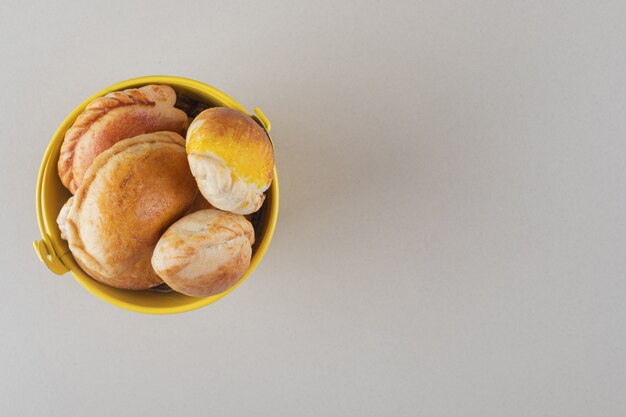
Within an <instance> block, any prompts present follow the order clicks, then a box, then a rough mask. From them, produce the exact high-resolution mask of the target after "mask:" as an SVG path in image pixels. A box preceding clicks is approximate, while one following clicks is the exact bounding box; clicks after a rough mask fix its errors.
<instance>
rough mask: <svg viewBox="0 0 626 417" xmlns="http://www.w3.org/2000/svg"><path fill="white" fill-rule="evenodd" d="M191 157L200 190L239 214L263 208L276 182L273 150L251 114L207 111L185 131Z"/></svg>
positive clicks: (226, 208) (188, 153)
mask: <svg viewBox="0 0 626 417" xmlns="http://www.w3.org/2000/svg"><path fill="white" fill-rule="evenodd" d="M187 155H188V158H189V166H190V167H191V172H192V173H193V175H194V177H195V178H196V182H197V183H198V188H199V189H200V192H201V193H202V195H203V196H204V197H205V198H206V199H207V200H208V201H209V203H211V204H212V205H213V206H215V207H217V208H218V209H221V210H226V211H230V212H233V213H238V214H250V213H254V212H255V211H257V210H258V209H259V208H260V207H261V205H262V204H263V200H264V199H265V195H264V194H263V193H264V192H265V190H267V189H268V188H269V186H270V184H271V183H272V176H273V173H274V149H273V147H272V143H271V142H270V140H269V137H268V136H267V133H266V132H265V131H264V130H263V129H262V128H261V126H259V125H258V124H257V123H256V122H255V121H254V120H252V118H250V116H248V115H246V114H244V113H242V112H240V111H237V110H233V109H228V108H224V107H214V108H211V109H207V110H205V111H203V112H202V113H200V114H199V115H198V117H196V118H195V119H194V121H193V122H192V123H191V125H190V126H189V130H188V131H187Z"/></svg>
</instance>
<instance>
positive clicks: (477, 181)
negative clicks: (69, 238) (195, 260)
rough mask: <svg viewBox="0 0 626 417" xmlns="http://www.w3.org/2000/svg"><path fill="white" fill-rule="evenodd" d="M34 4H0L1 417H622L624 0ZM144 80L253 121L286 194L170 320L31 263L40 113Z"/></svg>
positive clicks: (51, 119)
mask: <svg viewBox="0 0 626 417" xmlns="http://www.w3.org/2000/svg"><path fill="white" fill-rule="evenodd" d="M43 3H44V2H40V4H38V5H30V6H28V5H24V4H21V2H17V1H3V2H2V4H1V5H0V53H1V59H0V75H1V80H2V84H3V86H2V94H0V103H1V109H2V113H1V117H2V119H1V124H0V125H1V126H2V127H3V135H2V136H3V150H2V152H1V153H2V155H1V156H0V158H1V160H2V165H1V168H0V169H1V179H0V181H1V185H2V190H1V191H2V194H1V195H2V201H3V209H2V210H1V211H0V219H1V230H2V232H3V237H4V239H2V243H1V245H2V248H1V249H2V250H1V251H0V260H1V264H2V294H3V296H2V302H0V330H1V334H2V336H1V338H0V415H3V416H15V415H20V416H42V415H47V416H68V415H75V416H78V415H81V416H86V415H91V416H131V415H133V416H137V415H145V416H148V415H150V416H173V415H179V416H191V415H208V414H207V413H208V412H209V411H211V412H212V415H228V416H251V415H255V416H261V415H262V416H308V415H311V416H322V415H324V416H330V415H344V416H354V415H358V416H380V415H392V416H409V415H410V416H414V415H424V416H530V415H532V416H592V415H593V416H623V415H625V414H626V397H625V396H624V392H626V347H625V343H626V337H625V332H626V303H625V302H624V301H625V300H624V297H625V295H626V281H625V277H626V260H625V257H624V248H625V247H626V223H625V220H624V213H625V212H626V199H625V193H624V191H625V186H624V184H625V180H626V175H625V174H626V172H625V168H624V167H625V162H626V151H625V149H626V148H625V146H624V138H625V135H626V117H625V116H626V83H625V82H624V81H625V74H626V59H625V57H626V54H625V52H624V39H626V29H625V28H626V26H625V25H624V15H625V14H626V7H624V3H623V2H619V1H603V2H600V3H601V4H602V5H601V6H595V5H592V4H591V3H592V2H585V3H583V2H565V1H561V2H557V1H545V0H542V1H531V2H521V1H520V2H512V1H474V2H464V1H457V2H454V1H423V2H409V1H405V2H395V6H393V7H391V6H385V7H383V6H380V5H378V4H376V3H363V2H353V3H350V2H342V3H337V2H328V3H320V2H316V3H315V4H313V3H310V4H308V5H305V4H299V5H295V4H292V3H288V2H284V3H281V2H274V3H272V4H265V5H264V4H261V2H254V3H253V2H250V4H248V5H244V4H242V3H239V2H219V3H217V2H215V3H213V4H209V2H204V1H203V2H196V3H195V4H193V5H191V4H190V5H188V6H182V5H177V4H176V2H173V1H168V2H157V3H154V5H153V6H148V3H147V2H146V3H145V4H143V5H141V6H140V5H139V3H138V2H137V3H135V2H125V3H126V4H123V3H120V4H118V5H114V4H113V3H111V2H98V3H95V4H93V5H91V6H89V5H87V4H86V3H81V4H80V5H78V4H76V5H72V6H70V5H69V4H70V2H66V4H67V5H66V6H63V7H61V6H60V5H59V3H60V2H47V4H46V5H44V4H43ZM129 3H132V4H129ZM587 3H588V4H587ZM133 4H137V5H133ZM154 73H162V74H173V75H181V76H187V77H190V78H194V79H198V80H202V81H204V82H207V83H209V84H212V85H215V86H217V87H218V88H221V89H223V90H224V91H226V92H228V93H229V94H231V95H232V96H233V97H235V98H237V99H238V100H240V101H241V102H242V103H243V104H244V105H245V106H247V107H248V108H253V107H254V106H256V105H258V106H260V107H261V108H262V109H263V110H265V112H266V114H267V115H268V117H269V118H270V119H271V121H272V122H273V127H274V128H273V134H274V138H275V141H276V148H277V164H278V169H279V174H280V179H281V195H282V201H281V204H282V211H281V215H280V219H279V224H278V230H277V233H276V235H275V239H274V241H273V243H272V246H271V248H270V251H269V252H268V254H267V256H266V258H265V259H264V260H263V262H262V264H261V266H260V267H259V268H258V269H257V271H256V272H255V274H254V275H253V276H252V278H251V279H249V280H248V282H246V283H245V285H243V286H242V287H240V288H239V289H238V290H237V291H235V292H234V293H233V294H232V295H230V296H228V297H227V298H225V299H224V300H222V301H220V302H218V303H217V304H214V305H212V306H209V307H207V308H204V309H202V310H199V311H195V312H192V313H187V314H183V315H176V316H168V317H155V316H144V315H139V314H136V313H131V312H127V311H124V310H120V309H117V308H115V307H112V306H110V305H108V304H106V303H105V302H103V301H100V300H98V299H97V298H95V297H93V296H92V295H90V294H89V293H87V292H86V291H85V290H84V289H83V288H82V287H80V286H79V285H78V284H77V283H76V282H74V280H73V279H72V278H71V277H70V276H69V275H66V276H64V277H56V276H53V275H52V274H51V273H50V272H49V271H48V270H47V269H46V268H45V267H44V266H43V265H42V264H40V263H39V262H38V261H37V259H36V257H35V254H34V252H33V250H32V247H31V243H32V241H33V240H34V239H37V238H38V230H37V226H36V221H35V201H34V190H35V180H36V175H37V169H38V166H39V161H40V158H41V156H42V154H43V151H44V149H45V146H46V143H47V141H48V139H49V137H50V136H51V134H52V133H53V131H54V130H55V129H56V127H57V125H58V124H59V123H60V122H61V120H63V118H64V117H65V116H66V114H67V113H68V112H69V111H70V110H71V109H72V108H73V107H74V106H75V105H76V104H77V103H79V102H80V101H82V100H83V99H85V98H86V97H87V96H89V95H91V94H92V93H94V92H95V91H97V90H99V89H100V88H102V87H104V86H107V85H109V84H112V83H114V82H117V81H120V80H123V79H126V78H131V77H134V76H139V75H147V74H154Z"/></svg>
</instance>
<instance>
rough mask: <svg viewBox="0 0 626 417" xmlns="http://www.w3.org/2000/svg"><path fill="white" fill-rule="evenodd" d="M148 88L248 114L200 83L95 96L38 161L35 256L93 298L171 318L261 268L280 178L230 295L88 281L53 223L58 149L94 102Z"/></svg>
mask: <svg viewBox="0 0 626 417" xmlns="http://www.w3.org/2000/svg"><path fill="white" fill-rule="evenodd" d="M146 84H167V85H169V86H171V87H172V88H174V90H176V91H177V92H180V93H184V94H185V95H186V96H188V97H190V98H193V99H196V100H199V101H202V102H205V103H210V104H213V105H215V106H221V107H230V108H232V109H237V110H240V111H243V112H245V113H246V114H248V112H247V111H246V109H245V108H244V107H243V106H242V105H241V104H239V103H237V102H236V101H235V100H233V99H232V98H231V97H229V96H228V95H226V94H225V93H223V92H221V91H219V90H217V89H215V88H213V87H211V86H209V85H206V84H203V83H201V82H198V81H194V80H190V79H186V78H180V77H172V76H149V77H140V78H133V79H130V80H126V81H122V82H120V83H117V84H114V85H112V86H110V87H108V88H105V89H104V90H102V91H100V92H98V93H96V94H94V95H93V96H91V97H89V98H88V99H87V100H85V101H84V102H83V103H82V104H80V105H79V106H78V107H76V108H75V109H74V111H73V112H72V113H70V115H69V116H67V118H66V119H65V120H64V121H63V123H61V126H59V128H58V129H57V131H56V132H55V134H54V136H53V137H52V139H51V140H50V143H49V145H48V148H47V149H46V153H45V154H44V156H43V159H42V161H41V167H40V168H39V177H38V178H37V197H36V201H37V221H38V222H39V230H40V231H41V236H42V240H39V241H35V243H34V246H35V251H36V252H37V255H38V256H39V259H40V260H41V261H42V262H43V263H44V264H46V266H47V267H48V268H49V269H50V270H51V271H52V272H54V273H55V274H58V275H62V274H64V273H66V272H68V271H70V272H71V273H72V275H74V278H75V279H76V280H77V281H78V282H79V283H80V284H81V285H82V286H83V287H85V288H87V289H88V290H89V291H90V292H91V293H93V294H94V295H96V296H97V297H99V298H102V299H103V300H105V301H107V302H109V303H111V304H113V305H116V306H118V307H122V308H125V309H128V310H132V311H137V312H140V313H150V314H173V313H182V312H185V311H190V310H194V309H196V308H200V307H204V306H206V305H208V304H211V303H213V302H215V301H217V300H219V299H220V298H222V297H224V296H225V295H227V294H228V293H230V292H231V291H232V290H234V289H235V288H236V287H237V286H238V285H240V284H241V283H242V282H243V281H244V280H245V279H246V278H247V277H248V276H249V275H250V274H251V273H252V271H253V270H254V268H256V266H257V265H258V264H259V262H261V259H262V258H263V255H265V252H266V251H267V248H268V247H269V244H270V241H271V240H272V235H273V234H274V229H275V228H276V220H277V218H278V176H277V174H276V169H274V180H273V182H272V185H271V187H270V188H269V190H268V191H267V194H266V199H265V203H264V205H263V208H262V209H261V210H262V213H261V220H260V222H259V227H258V228H257V230H256V234H257V236H256V243H255V245H254V247H253V252H252V261H251V262H250V268H249V269H248V271H247V272H246V274H245V275H244V276H243V278H242V279H241V280H240V281H239V282H238V283H237V285H235V286H234V287H233V288H230V289H229V290H228V291H225V292H223V293H221V294H217V295H213V296H211V297H205V298H193V297H187V296H185V295H182V294H178V293H174V292H171V293H158V292H150V291H130V290H120V289H117V288H113V287H109V286H107V285H104V284H101V283H99V282H98V281H96V280H94V279H92V278H91V277H89V275H87V274H86V273H85V272H84V271H83V270H82V269H81V268H80V267H79V266H78V264H77V263H76V261H75V260H74V257H73V256H72V253H71V252H70V251H69V248H68V246H67V242H66V241H65V240H63V239H61V233H60V231H59V228H58V226H57V223H56V218H57V216H58V214H59V211H60V210H61V207H62V206H63V204H64V203H65V201H67V199H68V198H69V197H70V193H69V191H68V190H67V189H66V188H65V187H64V186H63V184H61V180H60V179H59V174H58V171H57V161H58V159H59V149H60V148H61V144H62V142H63V138H64V136H65V132H66V131H67V129H69V128H70V126H72V124H73V123H74V120H76V118H77V117H78V115H79V114H80V113H82V112H83V110H84V109H85V107H86V106H87V104H88V103H89V102H91V101H92V100H93V99H94V98H96V97H101V96H104V95H105V94H107V93H110V92H112V91H117V90H124V89H127V88H134V87H141V86H143V85H146ZM254 112H255V115H252V117H253V118H254V119H255V120H256V121H257V122H258V123H259V124H260V125H261V126H263V127H264V128H265V130H266V131H267V132H268V134H269V130H270V123H269V120H267V118H266V117H265V115H264V114H263V113H262V112H261V110H260V109H259V108H258V107H257V108H256V109H255V110H254Z"/></svg>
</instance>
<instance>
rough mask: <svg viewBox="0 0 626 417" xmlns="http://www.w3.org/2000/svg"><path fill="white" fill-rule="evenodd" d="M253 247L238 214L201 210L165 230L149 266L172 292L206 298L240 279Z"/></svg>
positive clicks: (247, 225)
mask: <svg viewBox="0 0 626 417" xmlns="http://www.w3.org/2000/svg"><path fill="white" fill-rule="evenodd" d="M253 244H254V229H253V228H252V224H250V222H249V221H248V220H246V219H245V218H244V217H243V216H242V215H239V214H233V213H228V212H225V211H220V210H216V209H207V210H201V211H197V212H195V213H193V214H189V215H187V216H185V217H183V218H182V219H180V220H179V221H177V222H176V223H174V224H173V225H172V226H170V228H169V229H167V231H166V232H165V233H164V234H163V236H161V239H159V242H158V243H157V245H156V247H155V248H154V254H153V255H152V267H153V268H154V270H155V271H156V273H157V274H158V275H159V276H160V277H161V278H162V279H163V281H165V283H166V284H167V285H169V286H170V287H172V288H173V289H174V290H175V291H178V292H180V293H182V294H186V295H189V296H192V297H208V296H210V295H215V294H219V293H221V292H224V291H226V290H227V289H229V288H230V287H232V286H233V285H235V284H236V283H237V282H238V281H239V280H240V279H241V277H242V276H243V275H244V274H245V273H246V271H247V270H248V267H249V266H250V258H251V256H252V245H253Z"/></svg>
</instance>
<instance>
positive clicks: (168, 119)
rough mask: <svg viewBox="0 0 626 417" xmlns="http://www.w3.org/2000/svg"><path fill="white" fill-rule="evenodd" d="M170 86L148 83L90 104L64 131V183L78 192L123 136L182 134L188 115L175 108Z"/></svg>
mask: <svg viewBox="0 0 626 417" xmlns="http://www.w3.org/2000/svg"><path fill="white" fill-rule="evenodd" d="M174 103H176V93H175V92H174V90H173V89H172V87H170V86H168V85H146V86H145V87H141V88H133V89H129V90H124V91H115V92H113V93H109V94H107V95H106V96H104V97H98V98H96V99H95V100H93V101H92V102H91V103H89V104H88V105H87V108H85V111H84V112H83V113H82V114H81V115H80V116H78V118H77V119H76V121H75V122H74V124H73V125H72V127H70V128H69V129H68V131H67V132H66V133H65V138H64V140H63V145H62V146H61V154H60V156H59V163H58V169H59V176H60V177H61V182H63V185H65V186H66V187H67V188H68V189H69V190H70V191H71V192H72V194H73V193H75V192H76V190H77V189H78V187H80V184H81V183H82V181H83V177H84V176H85V173H86V172H87V169H88V168H89V166H90V165H91V163H92V162H93V160H94V159H95V158H96V156H98V154H100V153H101V152H103V151H105V150H107V149H109V148H110V147H111V146H113V145H114V144H115V143H117V142H119V141H120V140H122V139H127V138H132V137H133V136H137V135H141V134H144V133H150V132H158V131H162V130H169V131H172V132H177V133H181V134H182V133H183V131H184V130H185V128H186V127H187V123H188V121H187V114H185V112H184V111H182V110H179V109H177V108H175V107H174Z"/></svg>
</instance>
